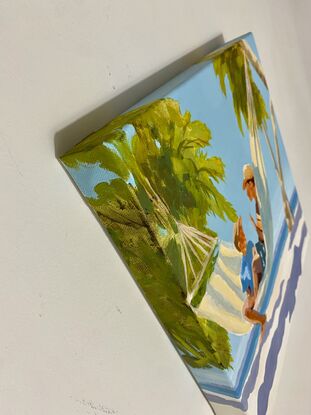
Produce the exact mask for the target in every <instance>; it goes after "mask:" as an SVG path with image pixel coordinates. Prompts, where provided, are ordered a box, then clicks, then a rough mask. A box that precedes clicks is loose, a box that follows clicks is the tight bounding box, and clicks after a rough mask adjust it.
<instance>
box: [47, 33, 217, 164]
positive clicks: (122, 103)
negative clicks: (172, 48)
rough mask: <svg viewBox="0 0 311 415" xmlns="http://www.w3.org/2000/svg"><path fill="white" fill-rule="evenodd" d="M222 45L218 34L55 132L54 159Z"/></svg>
mask: <svg viewBox="0 0 311 415" xmlns="http://www.w3.org/2000/svg"><path fill="white" fill-rule="evenodd" d="M223 44H224V37H223V35H222V34H220V35H218V36H216V37H214V38H212V39H211V40H209V41H208V42H206V43H204V44H203V45H201V46H199V47H198V48H196V49H194V50H193V51H191V52H189V53H187V54H186V55H184V56H182V57H180V58H179V59H177V60H176V61H174V62H172V63H170V64H169V65H167V66H165V67H164V68H162V69H161V70H159V71H157V72H156V73H154V74H152V75H150V76H149V77H148V78H146V79H144V80H142V81H140V82H138V83H137V84H136V85H134V86H132V87H131V88H129V89H127V90H126V91H124V92H122V93H121V94H119V95H117V96H116V97H114V98H112V99H111V100H110V101H108V102H105V103H104V104H102V105H101V106H100V107H98V108H96V109H94V110H93V111H91V112H90V113H88V114H86V115H84V116H83V117H81V118H79V119H78V120H76V121H74V122H73V123H72V124H70V125H68V126H67V127H65V128H63V129H62V130H60V131H57V132H56V134H55V136H54V148H55V156H56V157H57V158H58V157H60V156H61V155H63V154H64V153H65V152H66V151H68V150H70V149H71V148H72V147H73V146H74V145H75V144H77V143H78V142H79V141H81V140H82V139H83V138H84V137H86V136H88V135H89V134H91V133H92V132H94V131H96V130H98V129H99V128H101V127H103V126H104V125H105V124H107V123H108V122H109V121H111V120H112V119H113V118H115V117H116V116H118V115H120V114H121V113H123V112H124V111H126V110H127V109H128V108H130V107H131V106H133V105H135V104H136V103H137V102H138V101H140V100H141V99H142V98H144V97H145V96H147V95H148V94H150V93H151V92H153V91H154V90H156V89H157V88H159V87H160V86H162V85H163V84H165V83H166V82H168V81H169V80H170V79H172V78H174V77H175V76H176V75H178V74H179V73H181V72H183V71H185V70H186V69H188V68H189V67H190V66H191V65H193V64H194V63H197V62H198V61H199V60H200V59H202V58H203V57H204V56H205V55H207V54H208V53H210V52H212V51H213V50H215V49H217V48H219V47H221V46H223Z"/></svg>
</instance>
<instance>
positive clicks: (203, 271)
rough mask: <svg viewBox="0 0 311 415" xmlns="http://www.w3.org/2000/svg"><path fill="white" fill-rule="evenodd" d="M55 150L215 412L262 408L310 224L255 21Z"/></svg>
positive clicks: (268, 400) (267, 400)
mask: <svg viewBox="0 0 311 415" xmlns="http://www.w3.org/2000/svg"><path fill="white" fill-rule="evenodd" d="M61 162H62V164H63V166H64V167H65V169H66V171H67V172H68V174H69V175H70V176H71V178H72V179H73V181H74V182H75V184H76V186H77V187H78V188H79V190H80V191H81V193H82V195H83V198H84V199H85V201H86V203H87V204H88V205H89V206H90V208H91V210H92V211H93V212H94V213H95V215H96V216H97V218H98V220H99V222H100V223H101V224H102V226H103V228H104V229H105V231H106V232H107V233H108V234H109V235H110V237H111V240H112V241H113V243H114V244H115V247H116V249H117V250H118V252H119V253H120V256H121V257H122V259H123V260H124V262H125V263H126V265H127V267H128V269H129V271H130V272H131V274H132V276H133V278H134V279H135V281H136V282H137V284H138V285H139V287H140V288H141V290H142V292H143V293H144V295H145V298H146V300H147V301H148V303H149V304H150V306H151V307H152V309H153V310H154V312H155V314H156V316H157V317H158V319H159V320H160V321H161V323H162V325H163V326H164V328H165V330H166V332H167V334H168V336H169V337H170V339H171V341H172V343H173V344H174V346H175V347H176V349H177V351H178V353H179V354H180V356H181V358H182V359H183V361H184V362H185V364H186V365H187V367H188V368H189V370H190V371H191V373H192V374H193V377H194V378H195V380H196V381H197V383H198V385H199V387H200V388H201V389H202V391H203V393H204V394H205V395H206V397H207V398H208V400H209V401H210V402H211V404H212V405H213V407H214V409H215V411H216V413H217V414H223V413H224V414H225V413H228V414H230V415H231V414H233V413H237V414H238V413H241V414H242V413H247V414H252V415H254V414H258V415H265V414H267V413H269V408H270V407H271V405H272V400H273V399H272V395H273V390H274V387H275V384H276V382H275V380H276V379H277V377H278V376H279V374H278V370H279V363H280V361H281V360H280V359H281V358H282V355H283V349H284V347H283V346H284V344H285V340H286V337H287V333H288V328H289V324H290V319H291V316H292V313H293V309H294V306H295V302H296V294H297V286H298V281H299V278H300V276H301V273H302V268H301V267H302V258H303V253H304V251H305V246H306V241H307V228H306V225H305V222H304V219H303V215H302V210H301V206H300V203H299V199H298V195H297V191H296V188H295V185H294V181H293V178H292V175H291V171H290V167H289V163H288V159H287V156H286V152H285V148H284V145H283V141H282V138H281V133H280V129H279V126H278V123H277V120H276V116H275V111H274V107H273V103H272V101H271V98H270V95H269V90H268V86H267V81H266V77H265V74H264V72H263V69H262V64H261V62H260V59H259V56H258V52H257V49H256V46H255V42H254V38H253V36H252V34H247V35H245V36H242V37H241V38H238V39H236V40H234V41H232V42H230V43H228V44H225V45H224V47H223V48H221V49H219V50H217V51H215V52H214V53H212V54H210V55H208V56H206V57H205V58H204V59H203V60H201V61H200V62H198V63H197V64H195V65H193V66H192V67H191V68H189V70H187V71H186V72H184V73H182V74H181V75H180V76H178V77H177V78H175V79H173V80H172V81H170V82H169V83H167V84H166V85H164V86H163V87H161V88H160V89H158V90H156V91H155V92H154V93H153V94H151V95H150V96H148V97H146V98H145V99H144V100H143V101H141V102H139V103H138V104H137V105H135V106H134V107H133V108H131V109H129V111H128V112H126V113H124V114H122V115H120V116H119V117H117V118H116V119H114V120H113V121H112V122H110V123H109V124H107V125H106V126H103V128H101V129H100V130H98V131H96V132H94V133H93V134H91V135H89V136H88V137H86V138H85V139H84V140H83V141H81V142H80V143H79V144H77V145H76V146H75V147H73V148H72V149H71V150H70V151H68V152H67V153H66V154H65V155H63V156H62V157H61ZM90 220H92V217H91V216H90ZM142 336H143V333H142Z"/></svg>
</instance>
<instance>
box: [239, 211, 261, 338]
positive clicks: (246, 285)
mask: <svg viewBox="0 0 311 415" xmlns="http://www.w3.org/2000/svg"><path fill="white" fill-rule="evenodd" d="M234 245H235V247H236V249H237V250H238V251H239V252H241V254H242V255H243V256H242V265H241V272H240V276H241V283H242V290H243V292H246V300H245V303H244V307H243V315H244V317H245V318H246V319H247V320H248V321H250V322H251V323H253V324H260V327H261V339H262V338H263V335H264V331H265V325H266V320H267V317H266V315H265V314H260V313H259V312H258V311H256V310H254V307H255V303H256V299H257V295H258V288H259V284H260V281H261V277H262V272H258V269H259V268H260V267H258V262H259V261H261V256H260V255H259V253H258V252H257V250H256V247H255V246H254V244H253V242H252V241H247V240H246V236H245V233H244V230H243V226H242V218H241V217H240V218H239V219H238V221H237V222H236V223H235V224H234ZM264 265H265V264H262V267H261V270H263V269H264Z"/></svg>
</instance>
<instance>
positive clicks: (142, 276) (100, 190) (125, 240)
mask: <svg viewBox="0 0 311 415" xmlns="http://www.w3.org/2000/svg"><path fill="white" fill-rule="evenodd" d="M96 192H97V194H98V198H97V199H89V200H88V201H89V203H90V204H91V206H92V207H93V209H94V210H95V212H96V213H97V214H98V216H99V219H100V221H101V222H102V224H103V225H104V226H105V228H106V229H107V230H108V232H109V234H110V235H111V237H112V239H113V241H114V242H115V244H116V246H117V248H118V250H119V251H120V252H122V256H123V258H124V260H125V262H126V264H127V265H128V267H129V270H130V272H131V273H132V275H133V276H134V277H135V280H136V282H137V283H138V285H139V287H140V288H141V290H142V291H143V293H144V295H145V297H146V298H147V300H148V302H149V303H150V305H151V306H152V308H153V310H154V311H155V313H156V315H157V316H158V318H159V320H160V321H161V323H162V324H163V326H164V328H165V329H166V330H167V332H168V334H169V335H170V336H171V338H172V339H173V340H174V342H175V343H176V344H177V346H178V348H179V350H180V351H181V353H182V355H183V358H184V359H185V361H187V362H188V363H189V364H190V365H191V366H193V367H209V366H215V367H218V368H220V369H224V368H227V367H229V366H230V362H231V361H232V359H231V354H230V350H231V349H230V344H229V341H228V335H227V333H226V331H225V330H224V329H222V328H221V327H220V326H218V325H217V324H215V323H212V322H208V321H205V320H202V319H198V318H197V317H196V315H195V313H193V311H192V309H191V308H190V307H188V306H187V304H186V303H185V298H184V294H183V291H182V289H181V287H180V284H179V278H178V276H177V274H176V268H175V266H174V264H172V263H170V262H168V261H167V260H166V259H165V256H164V254H163V252H162V250H161V247H160V246H159V245H158V243H157V240H156V238H155V237H154V232H153V230H152V225H155V218H154V217H153V216H152V215H151V216H148V222H147V223H146V217H145V213H144V211H143V209H141V208H140V207H139V206H138V205H137V199H136V194H135V190H134V189H133V188H130V187H129V186H127V185H126V184H125V183H124V181H122V180H120V179H115V180H112V181H111V183H110V184H108V183H102V184H100V185H98V186H96ZM220 343H221V344H220Z"/></svg>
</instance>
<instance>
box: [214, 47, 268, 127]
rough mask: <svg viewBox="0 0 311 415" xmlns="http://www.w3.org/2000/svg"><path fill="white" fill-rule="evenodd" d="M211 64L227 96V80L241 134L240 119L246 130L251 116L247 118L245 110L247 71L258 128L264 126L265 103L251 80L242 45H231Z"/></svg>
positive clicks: (249, 68) (265, 118)
mask: <svg viewBox="0 0 311 415" xmlns="http://www.w3.org/2000/svg"><path fill="white" fill-rule="evenodd" d="M213 64H214V70H215V73H216V75H217V76H218V78H219V82H220V87H221V90H222V92H223V93H224V95H227V88H226V82H225V80H226V79H228V82H229V86H230V90H231V93H232V99H233V105H234V111H235V114H236V118H237V122H238V125H239V128H240V130H241V132H242V133H243V127H242V117H243V118H244V121H245V123H246V125H247V126H248V128H251V125H250V123H251V115H250V118H249V117H248V115H249V114H248V108H247V90H246V77H245V71H247V73H248V75H249V79H250V87H251V92H252V94H253V98H254V107H255V114H256V119H257V124H258V126H259V127H260V128H261V127H263V126H265V125H266V122H267V120H268V117H269V116H268V112H267V109H266V105H265V101H264V99H263V97H262V95H261V93H260V90H259V89H258V87H257V85H256V83H255V81H254V79H253V75H252V71H251V67H250V64H249V61H248V60H247V59H246V58H245V52H244V49H243V44H241V43H236V44H233V45H232V46H231V47H230V48H228V49H226V50H225V51H224V52H223V53H221V54H220V55H218V56H217V57H216V58H215V59H214V61H213Z"/></svg>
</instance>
